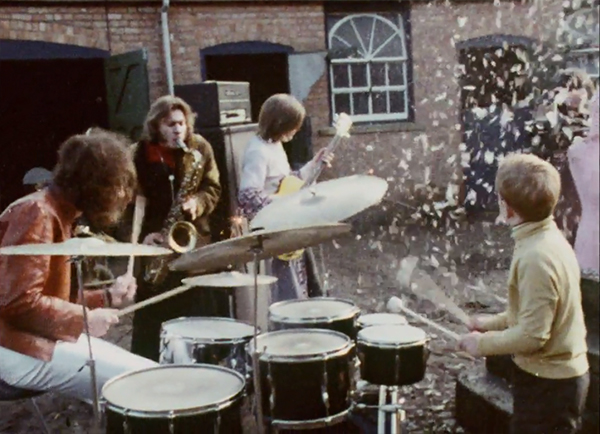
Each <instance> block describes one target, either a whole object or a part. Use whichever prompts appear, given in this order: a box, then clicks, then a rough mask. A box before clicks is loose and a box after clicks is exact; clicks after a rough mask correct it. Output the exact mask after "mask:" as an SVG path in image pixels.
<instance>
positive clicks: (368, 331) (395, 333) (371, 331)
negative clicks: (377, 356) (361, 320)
mask: <svg viewBox="0 0 600 434" xmlns="http://www.w3.org/2000/svg"><path fill="white" fill-rule="evenodd" d="M358 339H359V340H361V341H364V342H368V343H374V344H383V345H386V344H398V345H406V344H414V343H417V342H422V341H424V340H426V339H427V333H425V332H424V331H423V330H421V329H420V328H417V327H413V326H409V325H378V326H372V327H367V328H364V329H362V330H361V331H360V332H358Z"/></svg>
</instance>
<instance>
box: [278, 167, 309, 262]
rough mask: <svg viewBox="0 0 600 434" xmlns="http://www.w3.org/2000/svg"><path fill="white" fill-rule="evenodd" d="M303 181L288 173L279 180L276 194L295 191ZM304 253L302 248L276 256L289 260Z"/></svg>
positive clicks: (280, 194) (302, 184) (283, 194)
mask: <svg viewBox="0 0 600 434" xmlns="http://www.w3.org/2000/svg"><path fill="white" fill-rule="evenodd" d="M303 186H304V181H302V180H301V179H300V178H298V177H297V176H293V175H289V176H286V177H285V178H283V179H282V180H281V183H280V184H279V189H278V190H277V194H276V196H286V195H288V194H292V193H296V192H298V191H300V190H301V189H302V187H303ZM303 253H304V249H302V250H296V251H294V252H290V253H284V254H282V255H279V256H278V257H277V258H278V259H281V260H282V261H291V260H292V259H298V258H299V257H301V256H302V254H303Z"/></svg>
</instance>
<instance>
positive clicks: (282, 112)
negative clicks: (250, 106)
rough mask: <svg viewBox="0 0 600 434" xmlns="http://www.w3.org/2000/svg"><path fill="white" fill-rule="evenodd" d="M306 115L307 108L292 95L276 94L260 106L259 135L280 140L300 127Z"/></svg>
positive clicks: (266, 138) (268, 139) (263, 137)
mask: <svg viewBox="0 0 600 434" xmlns="http://www.w3.org/2000/svg"><path fill="white" fill-rule="evenodd" d="M305 116H306V110H305V109H304V107H303V106H302V104H301V103H300V101H298V100H297V99H296V98H294V97H293V96H292V95H288V94H286V93H278V94H275V95H273V96H271V97H269V98H268V99H267V100H266V101H265V102H264V103H263V105H262V107H261V108H260V113H259V115H258V135H259V136H260V137H261V138H262V139H263V140H267V141H273V142H278V141H279V140H281V139H282V138H283V137H284V136H286V135H287V134H289V133H291V132H292V131H295V130H298V129H300V127H301V126H302V122H303V121H304V117H305Z"/></svg>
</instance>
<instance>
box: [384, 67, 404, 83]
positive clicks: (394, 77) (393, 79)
mask: <svg viewBox="0 0 600 434" xmlns="http://www.w3.org/2000/svg"><path fill="white" fill-rule="evenodd" d="M403 66H404V62H399V63H388V75H389V78H390V86H401V85H405V84H406V77H404V67H403Z"/></svg>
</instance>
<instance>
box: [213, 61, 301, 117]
mask: <svg viewBox="0 0 600 434" xmlns="http://www.w3.org/2000/svg"><path fill="white" fill-rule="evenodd" d="M204 71H205V79H206V80H217V81H246V82H249V83H250V104H251V107H252V122H257V121H258V114H259V112H260V108H261V106H262V104H263V103H264V102H265V101H266V100H267V98H269V97H270V96H271V95H274V94H276V93H289V91H290V84H289V75H288V55H287V53H283V52H275V53H251V54H237V53H236V54H205V55H204Z"/></svg>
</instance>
